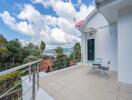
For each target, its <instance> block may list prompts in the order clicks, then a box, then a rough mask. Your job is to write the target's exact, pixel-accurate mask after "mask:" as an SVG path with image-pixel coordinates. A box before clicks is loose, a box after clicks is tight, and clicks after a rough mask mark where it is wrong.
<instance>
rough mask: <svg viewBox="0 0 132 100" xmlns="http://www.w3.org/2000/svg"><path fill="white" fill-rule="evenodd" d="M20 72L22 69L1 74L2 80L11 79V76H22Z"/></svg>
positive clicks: (0, 79)
mask: <svg viewBox="0 0 132 100" xmlns="http://www.w3.org/2000/svg"><path fill="white" fill-rule="evenodd" d="M20 74H21V73H20V71H15V72H12V73H11V74H6V75H4V76H0V82H2V81H5V80H8V79H11V78H16V77H20Z"/></svg>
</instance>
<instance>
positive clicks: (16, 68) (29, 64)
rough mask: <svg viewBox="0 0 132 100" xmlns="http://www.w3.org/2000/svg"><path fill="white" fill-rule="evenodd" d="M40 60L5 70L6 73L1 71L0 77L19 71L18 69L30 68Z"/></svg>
mask: <svg viewBox="0 0 132 100" xmlns="http://www.w3.org/2000/svg"><path fill="white" fill-rule="evenodd" d="M41 60H42V59H39V60H36V61H33V62H30V63H27V64H23V65H20V66H18V67H15V68H12V69H9V70H6V71H2V72H0V76H3V75H6V74H10V73H12V72H14V71H17V70H20V69H22V68H26V67H28V66H31V65H33V64H35V63H38V62H40V61H41Z"/></svg>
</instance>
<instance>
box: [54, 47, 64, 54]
mask: <svg viewBox="0 0 132 100" xmlns="http://www.w3.org/2000/svg"><path fill="white" fill-rule="evenodd" d="M55 52H56V56H59V55H63V54H64V49H63V48H61V47H57V48H56V49H55Z"/></svg>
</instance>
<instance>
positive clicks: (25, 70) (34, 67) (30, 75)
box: [0, 59, 41, 100]
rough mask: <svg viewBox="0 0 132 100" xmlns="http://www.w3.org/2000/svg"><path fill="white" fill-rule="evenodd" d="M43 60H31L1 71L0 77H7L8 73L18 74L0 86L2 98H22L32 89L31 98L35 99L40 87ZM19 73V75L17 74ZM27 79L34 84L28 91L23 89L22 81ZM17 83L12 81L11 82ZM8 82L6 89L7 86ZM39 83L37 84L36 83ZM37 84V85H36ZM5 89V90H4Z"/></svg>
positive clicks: (18, 99) (14, 99) (0, 96)
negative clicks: (40, 67) (40, 69)
mask: <svg viewBox="0 0 132 100" xmlns="http://www.w3.org/2000/svg"><path fill="white" fill-rule="evenodd" d="M40 62H41V59H40V60H37V61H34V62H30V63H27V64H24V65H21V66H18V67H15V68H12V69H9V70H6V71H2V72H0V78H3V77H5V76H6V75H7V76H9V75H11V76H13V75H15V74H16V76H15V78H9V79H8V80H7V81H4V82H6V83H4V84H2V82H0V83H1V86H0V89H1V90H0V100H1V99H2V100H12V99H13V100H22V99H23V96H24V95H25V94H26V93H27V92H28V91H29V90H30V91H32V95H31V97H30V99H31V100H35V95H36V92H37V89H39V66H40V65H39V64H40ZM17 74H18V75H17ZM23 76H27V77H26V78H24V79H23V80H21V77H23ZM26 79H29V82H30V83H31V84H32V85H31V87H30V88H29V89H27V90H26V91H22V81H25V80H26ZM12 81H13V82H14V81H15V82H16V83H13V84H12V83H11V82H12ZM5 84H6V89H5V87H3V89H2V86H5ZM11 84H12V85H11ZM35 84H37V85H35ZM36 86H37V87H36ZM3 90H5V91H3Z"/></svg>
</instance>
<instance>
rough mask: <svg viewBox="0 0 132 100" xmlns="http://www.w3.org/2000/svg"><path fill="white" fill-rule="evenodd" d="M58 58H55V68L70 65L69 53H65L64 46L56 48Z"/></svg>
mask: <svg viewBox="0 0 132 100" xmlns="http://www.w3.org/2000/svg"><path fill="white" fill-rule="evenodd" d="M55 52H56V59H55V66H54V67H55V69H61V68H65V67H67V66H69V59H68V57H67V55H65V54H64V53H63V48H61V47H57V48H56V49H55Z"/></svg>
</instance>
